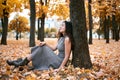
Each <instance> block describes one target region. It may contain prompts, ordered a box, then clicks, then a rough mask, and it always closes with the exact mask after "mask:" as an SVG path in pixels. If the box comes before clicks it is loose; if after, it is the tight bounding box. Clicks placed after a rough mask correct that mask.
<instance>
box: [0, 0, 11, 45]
mask: <svg viewBox="0 0 120 80" xmlns="http://www.w3.org/2000/svg"><path fill="white" fill-rule="evenodd" d="M6 2H7V0H5V1H4V2H3V3H2V4H3V5H6ZM3 14H4V15H3V19H2V39H1V44H3V45H7V31H8V17H7V16H8V15H9V13H8V12H6V8H5V9H4V10H3Z"/></svg>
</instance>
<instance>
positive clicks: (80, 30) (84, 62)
mask: <svg viewBox="0 0 120 80" xmlns="http://www.w3.org/2000/svg"><path fill="white" fill-rule="evenodd" d="M85 16H86V15H85V6H84V0H70V19H71V22H72V24H73V36H74V41H75V43H74V50H73V59H72V64H73V65H74V67H80V68H91V67H92V63H91V59H90V55H89V49H88V43H87V28H86V17H85Z"/></svg>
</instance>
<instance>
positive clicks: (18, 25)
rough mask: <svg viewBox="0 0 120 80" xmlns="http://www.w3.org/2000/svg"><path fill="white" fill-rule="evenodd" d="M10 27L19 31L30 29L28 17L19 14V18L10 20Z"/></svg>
mask: <svg viewBox="0 0 120 80" xmlns="http://www.w3.org/2000/svg"><path fill="white" fill-rule="evenodd" d="M9 29H10V30H16V31H18V32H25V31H29V29H30V27H29V26H28V19H27V18H26V17H23V16H18V18H16V19H13V20H11V21H10V23H9Z"/></svg>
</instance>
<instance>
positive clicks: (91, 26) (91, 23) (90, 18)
mask: <svg viewBox="0 0 120 80" xmlns="http://www.w3.org/2000/svg"><path fill="white" fill-rule="evenodd" d="M88 5H89V6H88V13H89V14H88V15H89V44H92V28H93V20H92V11H91V0H88Z"/></svg>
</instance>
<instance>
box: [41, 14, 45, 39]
mask: <svg viewBox="0 0 120 80" xmlns="http://www.w3.org/2000/svg"><path fill="white" fill-rule="evenodd" d="M44 24H45V14H44V13H43V15H42V18H41V28H40V41H44Z"/></svg>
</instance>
